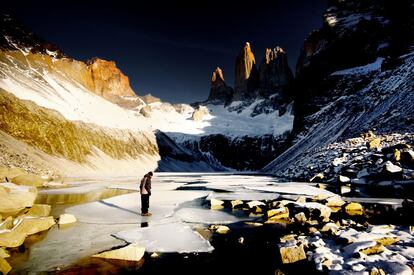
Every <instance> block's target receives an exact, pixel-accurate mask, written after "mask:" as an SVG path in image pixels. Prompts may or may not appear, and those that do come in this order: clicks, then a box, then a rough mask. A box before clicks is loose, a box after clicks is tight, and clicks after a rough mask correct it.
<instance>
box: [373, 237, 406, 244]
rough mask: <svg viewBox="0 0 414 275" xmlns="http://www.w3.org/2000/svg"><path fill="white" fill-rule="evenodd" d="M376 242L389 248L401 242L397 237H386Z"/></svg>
mask: <svg viewBox="0 0 414 275" xmlns="http://www.w3.org/2000/svg"><path fill="white" fill-rule="evenodd" d="M374 241H376V242H377V244H380V245H383V246H389V245H393V244H395V243H396V242H399V241H400V238H398V237H397V236H384V237H382V238H380V239H375V240H374Z"/></svg>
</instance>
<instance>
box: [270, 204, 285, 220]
mask: <svg viewBox="0 0 414 275" xmlns="http://www.w3.org/2000/svg"><path fill="white" fill-rule="evenodd" d="M267 217H268V219H269V220H281V219H288V218H289V209H288V208H287V207H280V208H277V209H270V210H268V211H267Z"/></svg>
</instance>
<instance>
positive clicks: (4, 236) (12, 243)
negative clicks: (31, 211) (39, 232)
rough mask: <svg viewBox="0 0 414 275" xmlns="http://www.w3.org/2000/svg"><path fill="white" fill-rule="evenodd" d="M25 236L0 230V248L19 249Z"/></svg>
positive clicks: (11, 231) (12, 231)
mask: <svg viewBox="0 0 414 275" xmlns="http://www.w3.org/2000/svg"><path fill="white" fill-rule="evenodd" d="M26 237H27V235H26V234H25V233H21V232H17V231H14V230H2V231H1V232H0V246H2V247H19V246H21V245H22V244H23V243H24V240H25V239H26Z"/></svg>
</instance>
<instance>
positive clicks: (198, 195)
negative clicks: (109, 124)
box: [14, 173, 334, 272]
mask: <svg viewBox="0 0 414 275" xmlns="http://www.w3.org/2000/svg"><path fill="white" fill-rule="evenodd" d="M139 180H140V178H139V177H138V178H93V179H91V178H77V179H76V178H72V179H68V180H67V183H68V184H69V187H67V188H61V189H47V190H42V191H41V192H40V193H41V195H42V196H43V198H44V197H47V196H50V197H53V196H58V197H59V204H61V203H62V198H64V199H67V200H68V201H72V198H73V197H74V196H76V197H79V196H81V195H82V194H86V193H88V194H91V193H97V194H98V193H102V191H103V190H124V191H125V190H129V191H130V192H131V193H127V194H123V195H119V196H114V197H111V198H106V199H102V200H99V197H97V199H98V200H96V201H90V202H86V203H81V204H75V205H74V204H71V205H59V206H55V207H54V208H55V215H58V214H59V213H61V212H66V213H70V214H74V215H75V216H76V217H77V218H78V222H77V223H76V224H74V225H73V226H70V227H68V228H61V229H59V228H58V227H56V226H55V227H53V228H52V229H51V230H50V231H49V232H48V234H47V236H46V237H45V238H44V239H43V240H41V241H38V242H36V243H35V244H33V245H32V246H30V248H29V249H28V252H26V253H25V254H26V257H25V260H24V261H21V260H19V259H17V260H16V264H15V265H14V266H15V267H16V269H15V271H16V272H29V271H30V272H41V271H50V270H56V268H65V267H67V266H70V265H71V264H74V263H76V262H78V261H79V260H81V259H84V258H86V257H89V256H91V255H93V254H96V253H98V252H101V251H104V250H108V249H110V248H112V247H115V246H119V245H124V244H125V243H126V242H128V243H134V242H137V243H139V244H141V245H143V246H145V247H146V251H147V252H163V253H166V252H177V253H210V252H211V251H213V250H214V247H213V246H212V245H211V244H210V243H209V241H208V240H207V239H205V238H203V237H202V236H201V235H200V234H199V233H198V231H197V228H205V227H207V226H208V225H211V224H233V223H237V222H243V221H254V220H255V217H250V216H247V215H246V214H244V212H243V211H224V210H220V211H217V210H210V209H209V203H208V201H209V200H210V199H222V200H233V199H242V200H270V199H276V198H278V197H280V196H287V197H292V196H293V197H295V196H299V195H305V196H314V195H317V194H328V195H334V194H333V193H331V192H329V191H326V190H323V189H319V188H316V187H313V186H311V185H309V184H305V183H295V182H291V183H287V182H279V181H278V179H277V178H274V177H270V176H266V175H254V174H226V173H213V174H212V173H206V174H203V173H155V176H154V177H153V181H152V186H153V191H152V196H151V200H150V212H152V214H153V215H152V216H150V217H142V216H141V215H140V208H141V205H140V196H139V193H138V192H137V191H138V187H139V185H138V183H139ZM88 199H90V197H89V196H88ZM52 201H53V200H52ZM171 236H174V237H171Z"/></svg>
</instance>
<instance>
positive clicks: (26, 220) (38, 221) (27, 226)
mask: <svg viewBox="0 0 414 275" xmlns="http://www.w3.org/2000/svg"><path fill="white" fill-rule="evenodd" d="M6 180H10V181H11V182H7V181H6ZM43 182H44V181H43V179H42V178H40V177H38V176H36V175H32V174H29V173H26V172H25V171H24V170H21V169H18V168H13V169H10V168H2V169H1V170H0V272H2V273H3V274H7V273H8V272H10V270H11V269H12V267H11V266H10V265H9V264H8V262H7V258H8V257H10V253H9V250H13V249H15V248H17V247H20V246H22V245H24V242H25V240H26V238H27V237H28V236H31V235H34V234H37V233H39V232H42V231H45V230H49V229H50V228H51V227H52V226H53V225H55V224H56V221H55V219H54V217H53V216H51V215H50V212H51V206H50V205H47V204H35V200H36V197H37V194H38V191H37V188H36V187H37V186H43ZM63 216H64V215H62V217H61V218H60V219H59V225H60V224H62V223H63V222H65V220H66V221H67V220H69V221H68V222H74V221H76V219H75V218H74V217H69V219H68V217H66V216H65V217H63ZM66 223H67V222H66Z"/></svg>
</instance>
